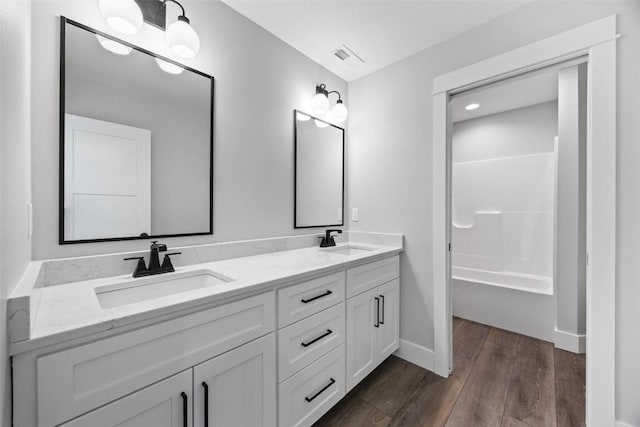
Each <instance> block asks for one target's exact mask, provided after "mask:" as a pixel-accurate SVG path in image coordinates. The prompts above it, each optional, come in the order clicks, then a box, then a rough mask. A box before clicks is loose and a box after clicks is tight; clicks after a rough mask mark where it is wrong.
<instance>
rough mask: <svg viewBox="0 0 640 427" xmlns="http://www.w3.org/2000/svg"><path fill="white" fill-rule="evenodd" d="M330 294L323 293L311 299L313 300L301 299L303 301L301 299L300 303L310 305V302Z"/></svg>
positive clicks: (329, 292) (328, 292)
mask: <svg viewBox="0 0 640 427" xmlns="http://www.w3.org/2000/svg"><path fill="white" fill-rule="evenodd" d="M332 293H333V292H331V291H327V292H325V293H323V294H320V295H316V296H315V297H313V298H309V299H304V298H303V299H301V300H300V301H301V302H302V303H304V304H308V303H310V302H311V301H315V300H317V299H319V298H324V297H326V296H328V295H331V294H332Z"/></svg>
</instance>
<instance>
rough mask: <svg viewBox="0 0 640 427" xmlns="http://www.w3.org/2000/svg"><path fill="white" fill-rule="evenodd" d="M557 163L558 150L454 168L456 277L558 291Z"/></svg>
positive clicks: (528, 289) (465, 163) (453, 218)
mask: <svg viewBox="0 0 640 427" xmlns="http://www.w3.org/2000/svg"><path fill="white" fill-rule="evenodd" d="M555 165H556V153H555V151H554V152H550V153H540V154H531V155H524V156H509V157H502V158H495V159H485V160H478V161H471V162H459V163H454V164H453V194H452V199H453V211H452V220H453V230H452V243H453V249H452V251H453V253H452V277H453V278H454V279H458V280H465V281H468V282H475V283H482V284H486V285H494V286H500V287H506V288H512V289H518V290H522V291H527V292H533V293H540V294H546V295H552V294H553V293H554V292H553V251H554V243H553V234H554V230H553V228H554V215H553V212H554V199H555V187H556V184H555V176H556V173H555V169H556V168H555ZM461 297H462V298H464V297H465V296H464V295H462V296H461ZM455 310H456V300H455V299H454V311H455ZM463 317H464V316H463ZM503 326H504V325H503Z"/></svg>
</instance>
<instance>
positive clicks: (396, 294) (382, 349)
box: [376, 279, 400, 362]
mask: <svg viewBox="0 0 640 427" xmlns="http://www.w3.org/2000/svg"><path fill="white" fill-rule="evenodd" d="M376 290H377V292H378V298H380V328H378V357H379V361H380V362H382V361H383V360H384V359H386V358H387V357H389V356H390V355H391V353H393V352H394V351H396V350H397V349H398V347H399V345H400V313H399V312H400V281H399V280H398V279H396V280H392V281H391V282H388V283H385V284H384V285H382V286H379V287H378V288H376Z"/></svg>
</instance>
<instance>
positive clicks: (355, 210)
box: [351, 208, 360, 222]
mask: <svg viewBox="0 0 640 427" xmlns="http://www.w3.org/2000/svg"><path fill="white" fill-rule="evenodd" d="M351 221H353V222H358V221H360V218H359V216H358V208H353V209H351Z"/></svg>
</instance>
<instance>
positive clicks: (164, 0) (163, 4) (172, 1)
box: [162, 0, 187, 18]
mask: <svg viewBox="0 0 640 427" xmlns="http://www.w3.org/2000/svg"><path fill="white" fill-rule="evenodd" d="M169 2H171V3H175V4H177V5H178V6H179V7H180V9H182V15H180V16H183V17H185V18H186V17H187V16H186V15H185V12H184V6H182V5H181V4H180V3H179V2H177V1H176V0H162V6H163V7H164V6H166V5H167V3H169Z"/></svg>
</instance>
